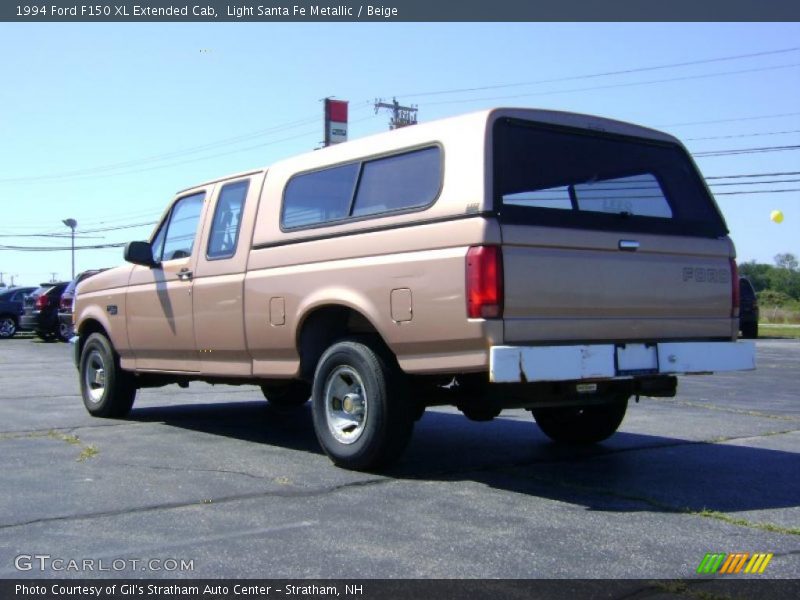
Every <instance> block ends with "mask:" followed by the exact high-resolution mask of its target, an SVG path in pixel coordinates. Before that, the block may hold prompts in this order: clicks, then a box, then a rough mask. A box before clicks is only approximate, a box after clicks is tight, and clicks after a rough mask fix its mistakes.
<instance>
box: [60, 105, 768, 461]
mask: <svg viewBox="0 0 800 600" xmlns="http://www.w3.org/2000/svg"><path fill="white" fill-rule="evenodd" d="M727 233H728V232H727V229H726V226H725V222H724V220H723V218H722V216H721V214H720V212H719V210H718V208H717V206H716V204H715V203H714V200H713V199H712V197H711V194H710V193H709V191H708V188H707V187H706V185H705V184H704V182H703V179H702V177H701V175H700V174H699V173H698V170H697V168H696V167H695V165H694V163H693V162H692V160H691V158H690V157H689V154H688V153H687V151H686V150H685V149H684V148H683V146H682V145H681V144H680V142H678V140H676V139H675V138H673V137H671V136H669V135H667V134H664V133H660V132H658V131H654V130H651V129H646V128H643V127H639V126H636V125H631V124H627V123H621V122H618V121H611V120H607V119H601V118H598V117H592V116H586V115H578V114H571V113H562V112H554V111H539V110H526V109H496V110H490V111H484V112H478V113H474V114H468V115H464V116H460V117H455V118H450V119H445V120H441V121H436V122H431V123H427V124H422V125H416V126H414V127H408V128H405V129H400V130H396V131H392V132H388V133H382V134H379V135H375V136H372V137H368V138H365V139H361V140H357V141H351V142H348V143H345V144H340V145H337V146H334V147H329V148H325V149H324V150H320V151H317V152H311V153H308V154H304V155H302V156H298V157H295V158H291V159H288V160H284V161H282V162H279V163H277V164H275V165H273V166H271V167H269V168H265V169H260V170H256V171H251V172H246V173H240V174H237V175H232V176H230V177H225V178H222V179H217V180H214V181H209V182H206V183H203V184H200V185H197V186H194V187H191V188H188V189H186V190H184V191H182V192H180V193H178V194H177V196H176V197H175V199H174V200H173V202H172V203H171V204H170V206H169V208H168V209H167V211H166V212H165V213H164V216H163V217H162V219H161V222H160V224H159V225H158V226H157V227H156V229H155V232H154V233H153V235H152V237H151V239H150V240H149V241H147V242H131V243H130V244H128V246H127V247H126V249H125V259H126V260H127V261H128V263H132V264H128V265H127V266H123V267H118V268H116V269H112V270H110V271H106V272H104V273H101V274H99V275H96V276H95V277H92V278H91V279H88V280H86V281H85V282H83V283H82V284H81V285H80V287H79V290H78V296H77V301H76V305H75V326H76V332H77V337H76V338H75V340H74V341H75V358H76V364H77V366H78V369H79V373H80V386H81V390H82V394H83V400H84V403H85V405H86V408H87V409H88V411H89V412H90V413H91V414H93V415H97V416H102V417H121V416H123V415H125V414H126V413H127V412H128V411H129V410H130V409H131V406H132V405H133V401H134V397H135V394H136V390H137V389H139V388H144V387H153V386H161V385H165V384H171V383H177V384H179V385H181V386H186V385H188V383H189V382H190V381H195V380H199V381H207V382H213V383H225V384H257V385H260V386H261V387H262V390H263V391H264V395H265V396H266V398H267V400H268V401H269V402H270V403H273V404H274V405H277V406H281V407H290V406H299V405H301V404H303V403H305V402H306V401H307V400H308V399H309V397H310V398H311V400H312V411H311V412H312V415H313V420H314V427H315V431H316V433H317V437H318V439H319V442H320V444H321V446H322V448H323V449H324V450H325V452H326V453H327V454H328V455H329V456H330V458H331V459H332V460H333V461H334V462H335V463H336V464H338V465H341V466H344V467H348V468H353V469H374V468H378V467H380V466H382V465H385V464H387V463H388V462H390V461H391V460H393V459H395V458H397V457H398V456H399V455H400V453H401V452H402V451H403V449H404V447H405V446H406V444H407V442H408V440H409V437H410V435H411V431H412V428H413V424H414V421H415V420H416V419H418V418H419V417H420V416H421V415H422V414H423V412H424V410H425V408H426V407H427V406H432V405H445V404H449V405H454V406H457V407H458V408H459V409H461V410H462V411H463V412H464V414H465V415H466V416H467V417H469V418H471V419H476V420H488V419H491V418H493V417H495V416H497V415H498V414H499V413H500V411H501V410H502V409H504V408H527V409H529V410H530V411H531V412H532V413H533V416H534V418H535V419H536V422H537V424H538V425H539V426H540V428H541V429H542V430H543V431H544V433H546V434H547V435H548V436H549V437H550V438H552V439H553V440H555V441H557V442H566V443H593V442H598V441H600V440H603V439H605V438H607V437H609V436H610V435H612V434H613V433H614V432H615V431H616V430H617V428H618V427H619V425H620V423H621V422H622V419H623V417H624V415H625V411H626V408H627V404H628V399H629V398H630V397H631V396H637V397H638V396H639V395H642V396H673V395H674V394H675V391H676V375H678V374H688V373H708V372H713V371H730V370H744V369H753V368H755V358H754V356H755V350H754V346H753V344H752V343H751V342H737V341H736V335H737V327H738V325H737V316H738V290H739V286H738V277H737V271H736V263H735V261H734V256H735V253H734V247H733V244H732V242H731V240H730V238H729V237H728V235H727ZM300 414H304V413H300Z"/></svg>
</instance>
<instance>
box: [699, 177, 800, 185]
mask: <svg viewBox="0 0 800 600" xmlns="http://www.w3.org/2000/svg"><path fill="white" fill-rule="evenodd" d="M772 183H800V179H768V180H767V181H727V182H724V183H710V184H709V185H710V186H714V187H717V186H720V185H766V184H772Z"/></svg>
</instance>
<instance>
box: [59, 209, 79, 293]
mask: <svg viewBox="0 0 800 600" xmlns="http://www.w3.org/2000/svg"><path fill="white" fill-rule="evenodd" d="M61 222H62V223H63V224H64V225H66V226H67V227H69V228H70V231H71V232H72V277H70V279H75V228H76V227H77V226H78V222H77V221H76V220H75V219H64V220H63V221H61Z"/></svg>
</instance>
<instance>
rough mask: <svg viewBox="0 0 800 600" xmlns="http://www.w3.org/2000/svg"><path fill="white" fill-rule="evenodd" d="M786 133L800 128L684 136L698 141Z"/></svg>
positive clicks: (688, 139) (796, 131) (685, 140)
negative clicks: (693, 136)
mask: <svg viewBox="0 0 800 600" xmlns="http://www.w3.org/2000/svg"><path fill="white" fill-rule="evenodd" d="M786 133H800V129H791V130H788V131H762V132H760V133H737V134H735V135H712V136H708V137H696V138H684V140H683V141H684V142H696V141H699V140H729V139H731V138H743V137H757V136H762V135H783V134H786Z"/></svg>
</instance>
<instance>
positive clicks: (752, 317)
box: [739, 277, 759, 339]
mask: <svg viewBox="0 0 800 600" xmlns="http://www.w3.org/2000/svg"><path fill="white" fill-rule="evenodd" d="M758 315H759V311H758V298H757V297H756V291H755V289H754V288H753V284H752V283H750V280H749V279H748V278H747V277H740V278H739V329H740V330H741V332H742V337H743V338H747V339H756V338H757V337H758Z"/></svg>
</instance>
